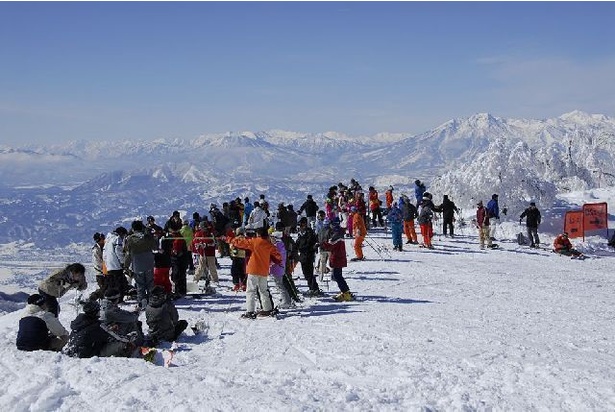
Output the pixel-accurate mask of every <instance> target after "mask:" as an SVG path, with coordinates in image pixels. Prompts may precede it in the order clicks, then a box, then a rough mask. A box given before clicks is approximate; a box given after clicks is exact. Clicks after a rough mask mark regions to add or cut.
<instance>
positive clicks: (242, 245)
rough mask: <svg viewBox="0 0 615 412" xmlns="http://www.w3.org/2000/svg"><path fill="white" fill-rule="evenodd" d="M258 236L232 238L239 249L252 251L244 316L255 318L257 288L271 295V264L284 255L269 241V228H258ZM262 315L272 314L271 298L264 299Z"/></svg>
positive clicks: (263, 294) (265, 294)
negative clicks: (269, 284) (269, 281)
mask: <svg viewBox="0 0 615 412" xmlns="http://www.w3.org/2000/svg"><path fill="white" fill-rule="evenodd" d="M257 234H258V237H255V238H246V237H244V236H242V235H240V236H237V237H235V238H234V239H232V240H231V244H232V245H233V246H235V247H236V248H239V249H246V250H249V251H250V252H251V254H250V258H249V259H248V266H247V270H246V271H247V273H248V285H247V290H246V313H245V314H244V315H243V316H244V317H249V318H253V317H255V316H256V311H255V308H256V294H257V290H258V292H259V293H260V295H261V296H263V297H265V296H269V289H268V287H267V277H268V276H269V266H270V264H271V261H273V262H274V263H278V264H281V263H282V256H281V255H280V252H278V250H277V249H276V247H275V246H274V245H273V244H272V243H271V242H270V241H269V234H268V232H267V229H266V228H264V227H261V228H259V229H258V230H257ZM261 305H262V310H261V312H260V313H259V314H260V315H261V316H269V315H271V313H272V312H271V311H272V309H273V307H272V306H271V302H270V301H269V299H262V302H261Z"/></svg>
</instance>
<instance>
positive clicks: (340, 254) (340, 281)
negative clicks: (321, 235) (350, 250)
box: [321, 218, 354, 302]
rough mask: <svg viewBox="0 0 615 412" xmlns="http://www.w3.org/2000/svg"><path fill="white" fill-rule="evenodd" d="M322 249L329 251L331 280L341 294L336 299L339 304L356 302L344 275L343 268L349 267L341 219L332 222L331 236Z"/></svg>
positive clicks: (322, 245)
mask: <svg viewBox="0 0 615 412" xmlns="http://www.w3.org/2000/svg"><path fill="white" fill-rule="evenodd" d="M321 247H322V248H324V249H325V250H327V251H329V253H330V255H329V266H331V270H332V274H331V279H333V280H334V281H335V282H336V283H337V287H338V288H339V289H340V293H339V294H338V295H336V296H335V297H334V299H335V300H337V301H338V302H348V301H351V300H354V296H353V294H352V293H351V292H350V288H349V287H348V283H346V280H345V279H344V275H343V273H342V271H343V268H345V267H346V266H348V261H347V259H346V243H345V242H344V230H343V229H342V228H341V226H340V221H339V219H337V218H335V219H333V221H332V222H331V236H330V237H329V239H327V240H326V241H325V242H323V243H322V244H321Z"/></svg>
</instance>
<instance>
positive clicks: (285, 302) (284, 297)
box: [272, 276, 291, 308]
mask: <svg viewBox="0 0 615 412" xmlns="http://www.w3.org/2000/svg"><path fill="white" fill-rule="evenodd" d="M272 277H273V281H274V282H275V286H276V288H277V289H278V292H279V293H280V306H282V307H284V308H287V307H290V304H291V301H290V294H289V293H288V291H287V290H286V287H285V286H284V276H272Z"/></svg>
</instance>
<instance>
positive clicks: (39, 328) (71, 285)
mask: <svg viewBox="0 0 615 412" xmlns="http://www.w3.org/2000/svg"><path fill="white" fill-rule="evenodd" d="M86 288H87V282H86V280H85V267H84V266H83V265H82V264H80V263H73V264H70V265H68V266H66V267H65V268H63V269H60V270H58V271H56V272H54V273H53V274H51V275H50V276H49V277H47V278H46V279H45V280H44V281H43V282H41V284H40V285H39V290H38V293H35V294H33V295H30V296H29V297H28V301H27V305H26V307H25V309H24V312H25V313H24V316H23V317H22V318H21V319H20V321H19V330H18V332H17V340H16V345H17V348H18V349H19V350H24V351H33V350H52V351H62V352H63V353H65V354H67V355H69V356H73V357H79V358H89V357H92V356H101V357H108V356H120V357H130V356H133V354H134V353H135V351H136V350H137V349H138V348H139V347H141V346H143V345H144V346H155V345H156V344H158V343H159V342H161V341H169V342H172V341H174V340H175V339H177V337H178V336H179V335H180V334H181V333H182V331H183V330H184V329H185V328H186V327H187V325H188V323H187V322H186V321H185V320H180V319H179V315H178V312H177V308H176V307H175V305H174V304H173V302H172V301H171V299H170V297H169V295H168V294H167V293H166V292H165V290H164V288H162V287H160V286H156V287H154V288H152V290H151V291H150V295H151V297H150V299H149V301H148V305H147V306H146V307H145V308H144V311H145V318H146V322H147V326H148V334H147V335H144V334H143V328H142V323H141V321H139V313H140V311H139V310H137V311H127V310H124V309H122V308H120V307H119V303H120V300H121V294H120V292H119V290H118V289H115V288H108V289H107V290H106V291H105V294H104V296H103V297H102V298H101V299H100V302H99V301H98V300H85V301H81V300H79V301H78V302H76V304H80V305H82V310H83V312H82V313H79V314H78V315H77V317H76V318H75V319H74V320H73V321H72V322H71V324H70V327H71V331H70V332H68V331H67V330H66V329H65V328H64V326H63V325H62V324H61V322H60V321H59V319H58V315H59V312H60V305H59V304H58V298H60V297H62V296H64V295H65V294H66V292H68V291H69V290H71V289H76V290H78V291H83V290H85V289H86Z"/></svg>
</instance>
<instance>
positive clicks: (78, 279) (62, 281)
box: [38, 263, 88, 317]
mask: <svg viewBox="0 0 615 412" xmlns="http://www.w3.org/2000/svg"><path fill="white" fill-rule="evenodd" d="M87 287H88V282H87V281H86V280H85V266H83V265H82V264H81V263H71V264H70V265H68V266H66V267H65V268H64V269H60V270H58V271H56V272H54V273H52V274H51V275H50V276H49V277H47V278H46V279H45V280H43V281H42V282H41V283H40V284H39V285H38V293H39V294H41V295H43V296H44V297H45V300H46V307H47V309H48V310H49V312H51V313H53V314H54V315H55V316H56V317H58V314H59V313H60V304H59V303H58V298H61V297H62V296H64V294H66V292H68V291H69V290H71V289H77V290H79V291H83V290H85V289H86V288H87Z"/></svg>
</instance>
